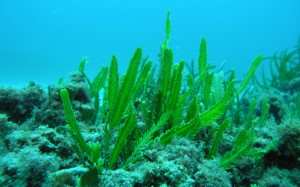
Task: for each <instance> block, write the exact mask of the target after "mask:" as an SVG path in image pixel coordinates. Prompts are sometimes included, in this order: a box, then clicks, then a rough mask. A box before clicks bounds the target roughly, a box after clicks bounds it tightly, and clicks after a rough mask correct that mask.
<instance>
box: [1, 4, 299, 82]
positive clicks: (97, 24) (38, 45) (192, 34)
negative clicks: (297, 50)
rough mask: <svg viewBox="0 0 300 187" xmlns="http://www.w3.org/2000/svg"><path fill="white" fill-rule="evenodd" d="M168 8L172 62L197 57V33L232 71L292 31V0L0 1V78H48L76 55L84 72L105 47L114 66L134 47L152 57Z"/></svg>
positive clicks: (66, 68) (70, 65) (62, 72)
mask: <svg viewBox="0 0 300 187" xmlns="http://www.w3.org/2000/svg"><path fill="white" fill-rule="evenodd" d="M168 10H171V19H172V33H171V35H172V36H171V41H170V47H171V48H172V49H173V51H174V54H175V62H176V63H177V62H179V61H180V60H182V59H184V60H186V61H187V62H190V61H191V60H192V59H197V57H198V50H199V43H200V39H201V37H205V38H206V39H207V42H208V59H209V61H210V62H211V63H212V64H215V65H221V64H222V63H224V62H225V63H226V65H225V68H228V69H231V68H235V69H236V70H237V73H238V75H239V76H242V75H243V73H245V72H246V70H247V69H248V67H249V66H250V62H251V60H252V59H253V58H254V57H255V56H257V55H258V54H263V55H265V56H269V55H272V54H273V53H274V52H275V51H276V50H278V51H281V50H282V49H286V48H291V47H293V46H294V45H295V44H296V43H297V39H298V37H299V35H300V1H298V0H286V1H283V0H272V1H271V0H268V1H261V0H251V1H250V0H249V1H246V0H245V1H237V0H236V1H233V0H228V1H223V0H210V1H208V0H207V1H202V0H185V1H180V0H172V1H171V0H160V1H157V0H152V1H137V0H129V1H121V0H119V1H116V0H110V1H100V0H98V1H96V0H90V1H79V0H72V1H71V0H65V1H63V0H47V1H46V0H45V1H41V0H1V1H0V67H1V68H0V84H1V85H14V86H18V85H25V84H27V82H28V81H30V80H34V81H35V82H37V83H40V84H53V83H56V82H57V80H58V79H59V78H60V77H65V78H66V77H67V76H68V73H69V72H71V71H74V70H76V69H77V67H78V64H79V61H80V59H81V58H82V57H83V56H86V57H87V58H88V60H89V64H88V65H87V74H88V75H90V76H91V77H93V76H94V75H95V74H96V72H97V71H98V70H99V69H100V67H101V66H104V65H108V64H109V62H110V58H111V55H113V54H115V55H116V56H117V57H118V60H119V64H120V70H121V72H122V71H124V69H125V68H126V66H127V64H128V61H129V59H130V57H131V55H132V53H133V51H134V49H135V48H136V47H142V48H143V51H144V56H146V55H150V59H152V60H153V62H156V63H158V57H157V55H158V53H159V45H160V42H162V41H163V39H164V34H165V33H164V24H165V17H166V14H167V11H168Z"/></svg>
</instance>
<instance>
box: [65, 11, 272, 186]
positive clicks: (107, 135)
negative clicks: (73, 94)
mask: <svg viewBox="0 0 300 187" xmlns="http://www.w3.org/2000/svg"><path fill="white" fill-rule="evenodd" d="M165 31H166V37H165V40H164V42H163V43H162V44H161V50H160V55H159V56H160V59H159V60H160V64H159V72H158V76H157V77H155V76H154V75H155V72H154V69H153V68H152V62H151V61H148V59H147V58H145V59H143V58H142V56H143V54H142V49H141V48H137V49H136V50H135V52H134V54H133V56H132V58H131V60H130V63H129V66H128V69H127V71H126V73H125V75H123V76H120V74H119V71H118V61H117V58H116V57H115V56H112V60H111V63H110V66H109V67H103V68H102V69H101V70H100V72H99V74H98V75H97V76H96V77H95V78H94V80H93V81H90V80H89V79H88V78H87V76H86V75H85V73H84V67H85V64H86V60H83V61H82V62H81V63H80V67H79V71H80V72H81V73H82V74H84V76H85V77H86V81H87V83H88V85H89V87H90V97H91V99H92V100H93V101H94V102H93V103H94V104H93V106H94V114H93V116H92V117H91V120H92V124H93V125H95V126H99V127H100V128H101V129H102V130H103V131H102V132H103V139H99V140H98V142H87V141H85V139H84V136H83V135H82V133H81V131H80V125H79V123H78V122H77V120H76V116H75V113H74V110H73V108H72V102H71V100H70V99H69V95H68V91H67V89H61V91H60V96H61V99H62V102H63V105H64V111H65V116H66V121H67V123H68V125H67V129H68V131H69V133H70V135H71V137H72V138H73V141H74V149H75V150H76V152H77V154H78V156H79V157H80V158H81V160H82V162H83V163H84V165H85V166H86V167H88V168H89V171H88V172H87V173H86V174H84V175H83V176H82V178H81V185H83V186H96V185H97V184H99V183H100V182H101V181H99V179H98V175H101V174H102V173H103V171H104V170H117V169H125V170H128V169H129V167H130V166H131V165H132V164H135V163H136V162H138V161H140V160H142V159H146V160H148V161H150V162H151V160H153V159H152V158H151V157H150V156H147V154H145V152H146V150H147V149H149V147H151V146H153V145H157V146H167V145H169V144H172V142H173V141H175V139H176V138H177V137H179V138H187V139H188V140H190V141H195V142H197V141H203V142H205V145H206V149H207V150H208V151H207V153H206V156H205V158H206V159H216V158H220V159H221V161H220V167H221V168H223V169H224V170H230V169H232V168H233V167H235V166H236V164H237V160H239V159H241V158H244V157H253V158H255V160H256V161H259V160H260V159H261V158H262V156H263V155H264V154H265V153H267V152H268V151H269V150H271V149H272V148H274V145H275V143H274V144H272V145H270V146H265V147H254V146H253V145H254V142H255V139H256V135H255V131H254V128H257V127H259V126H257V124H258V121H259V120H260V119H257V118H254V110H249V114H248V115H249V117H248V119H247V122H246V123H245V124H240V127H239V129H240V130H238V132H237V133H236V134H237V135H236V138H235V141H234V143H233V147H232V148H231V149H228V150H227V151H225V152H219V151H218V150H219V147H220V144H221V142H222V137H223V135H224V134H230V133H231V130H230V129H232V126H233V123H232V119H231V117H230V116H231V114H230V113H229V112H230V111H229V108H230V107H231V105H232V104H233V103H234V102H235V99H236V98H237V97H238V96H239V94H241V93H242V92H243V91H244V90H245V88H246V87H247V84H248V82H249V81H250V80H251V78H252V76H253V75H254V73H255V71H256V69H257V68H258V67H259V65H260V63H261V61H262V56H258V57H256V58H255V59H254V61H253V63H252V65H251V67H250V69H249V71H248V73H247V74H246V76H245V78H244V79H243V81H241V83H240V84H239V85H238V86H236V85H237V83H236V80H235V73H234V70H232V71H231V72H230V73H229V76H228V77H226V76H225V75H224V74H223V73H221V72H219V73H215V72H212V71H211V69H212V68H211V65H210V64H208V62H207V43H206V40H205V38H202V40H201V42H200V52H199V59H198V67H197V68H198V69H197V73H195V72H193V73H188V74H185V71H184V70H185V64H186V63H185V62H184V61H181V62H180V63H178V64H174V63H173V51H172V49H171V48H169V46H168V43H169V40H170V33H171V20H170V12H168V14H167V19H166V28H165ZM183 88H184V89H183ZM99 91H103V93H104V94H103V96H101V95H100V94H99ZM100 100H101V101H102V102H100ZM253 106H254V104H253ZM265 115H267V112H265V114H264V116H265ZM265 120H266V119H264V118H262V119H261V121H262V122H261V123H262V124H264V123H265ZM228 127H231V128H228ZM205 132H207V134H205ZM148 185H149V184H148Z"/></svg>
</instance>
